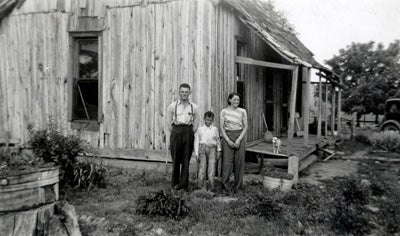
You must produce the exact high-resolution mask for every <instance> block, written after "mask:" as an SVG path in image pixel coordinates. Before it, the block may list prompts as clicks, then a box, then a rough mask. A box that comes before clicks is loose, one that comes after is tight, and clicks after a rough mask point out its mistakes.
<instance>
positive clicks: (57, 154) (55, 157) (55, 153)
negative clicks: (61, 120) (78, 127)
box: [29, 124, 106, 189]
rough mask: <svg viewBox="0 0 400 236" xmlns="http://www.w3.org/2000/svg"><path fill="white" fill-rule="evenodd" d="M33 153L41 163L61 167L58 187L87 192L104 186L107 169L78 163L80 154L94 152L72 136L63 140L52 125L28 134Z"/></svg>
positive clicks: (64, 137) (85, 143)
mask: <svg viewBox="0 0 400 236" xmlns="http://www.w3.org/2000/svg"><path fill="white" fill-rule="evenodd" d="M29 131H30V133H31V141H30V145H31V147H32V149H33V153H34V154H35V155H36V156H37V157H39V158H41V159H42V160H43V161H44V162H54V163H56V164H57V165H59V166H60V187H61V188H64V187H67V186H69V187H72V188H86V189H89V188H90V187H91V186H92V185H97V186H100V187H103V186H104V185H105V181H104V180H105V174H106V169H105V168H104V167H103V166H102V165H100V166H96V165H94V164H92V163H84V162H78V160H77V156H78V154H79V153H82V152H85V151H86V152H93V150H92V148H91V147H90V146H89V144H88V143H87V142H85V141H84V140H81V139H80V138H79V137H77V136H75V135H67V136H63V135H62V134H61V133H60V132H58V131H57V130H56V129H55V128H54V125H51V124H50V125H49V128H47V129H43V130H33V129H30V130H29Z"/></svg>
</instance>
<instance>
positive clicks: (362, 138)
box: [354, 133, 371, 145]
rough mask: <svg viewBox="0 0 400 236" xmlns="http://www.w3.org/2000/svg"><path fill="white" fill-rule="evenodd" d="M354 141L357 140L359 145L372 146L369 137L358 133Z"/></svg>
mask: <svg viewBox="0 0 400 236" xmlns="http://www.w3.org/2000/svg"><path fill="white" fill-rule="evenodd" d="M354 140H356V141H357V142H358V143H363V144H367V145H370V144H371V143H370V141H369V137H368V135H367V134H365V133H358V134H356V135H355V136H354Z"/></svg>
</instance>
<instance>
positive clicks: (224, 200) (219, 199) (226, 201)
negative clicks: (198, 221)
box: [213, 197, 238, 203]
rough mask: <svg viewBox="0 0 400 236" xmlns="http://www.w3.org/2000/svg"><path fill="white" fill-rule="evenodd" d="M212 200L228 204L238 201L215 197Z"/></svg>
mask: <svg viewBox="0 0 400 236" xmlns="http://www.w3.org/2000/svg"><path fill="white" fill-rule="evenodd" d="M213 200H214V201H217V202H223V203H229V202H235V201H237V200H238V199H237V198H235V197H215V198H213Z"/></svg>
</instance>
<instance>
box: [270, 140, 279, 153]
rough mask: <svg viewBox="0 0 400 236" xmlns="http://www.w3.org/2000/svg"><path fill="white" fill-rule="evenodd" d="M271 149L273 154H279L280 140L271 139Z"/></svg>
mask: <svg viewBox="0 0 400 236" xmlns="http://www.w3.org/2000/svg"><path fill="white" fill-rule="evenodd" d="M272 148H273V149H274V153H279V152H280V151H281V140H280V139H279V138H277V137H273V138H272Z"/></svg>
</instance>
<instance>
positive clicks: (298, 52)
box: [222, 0, 326, 69]
mask: <svg viewBox="0 0 400 236" xmlns="http://www.w3.org/2000/svg"><path fill="white" fill-rule="evenodd" d="M222 3H223V4H224V5H227V6H230V7H231V8H232V9H233V10H234V11H235V12H236V14H237V15H238V17H239V19H240V20H241V21H242V22H243V23H244V24H246V25H247V26H248V27H249V28H251V29H252V30H254V31H255V32H256V33H257V34H258V35H259V36H260V37H261V38H262V39H263V40H264V41H265V42H266V43H267V44H268V45H269V46H271V47H272V48H273V49H274V50H275V51H276V52H277V53H279V54H280V55H281V56H282V57H284V58H285V59H286V60H288V61H289V62H291V63H294V64H302V65H304V66H307V67H314V68H316V69H326V68H325V67H324V66H322V65H321V64H320V63H318V62H317V61H316V60H315V59H314V54H313V53H312V52H311V51H310V50H309V49H308V48H307V47H306V46H304V44H303V43H302V42H301V41H300V40H299V39H298V38H297V37H296V35H295V33H294V30H293V29H292V28H291V26H290V24H288V23H287V22H286V20H285V19H284V18H283V17H282V16H281V15H279V13H277V12H276V10H274V9H273V6H272V5H271V4H270V3H267V2H263V1H261V0H222Z"/></svg>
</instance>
